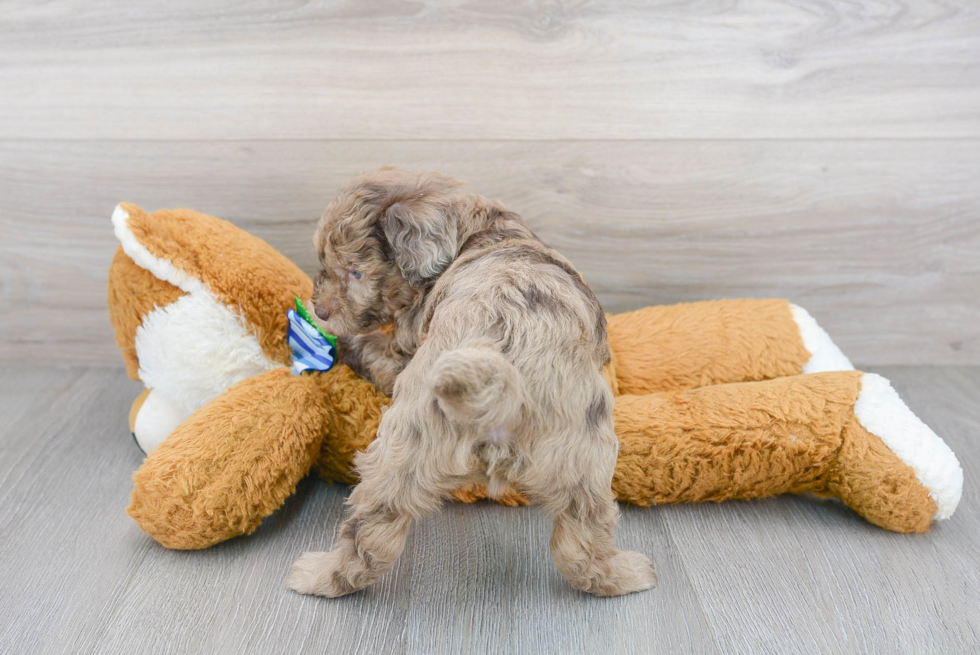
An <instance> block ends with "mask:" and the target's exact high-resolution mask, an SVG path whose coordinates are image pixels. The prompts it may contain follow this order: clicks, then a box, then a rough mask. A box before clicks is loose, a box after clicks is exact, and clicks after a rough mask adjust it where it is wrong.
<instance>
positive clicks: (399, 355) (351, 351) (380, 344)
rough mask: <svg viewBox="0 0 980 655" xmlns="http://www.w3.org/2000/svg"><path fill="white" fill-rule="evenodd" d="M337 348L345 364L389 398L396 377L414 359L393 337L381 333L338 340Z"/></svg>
mask: <svg viewBox="0 0 980 655" xmlns="http://www.w3.org/2000/svg"><path fill="white" fill-rule="evenodd" d="M337 346H338V348H339V350H340V357H341V359H342V360H343V362H344V364H346V365H347V366H349V367H350V368H351V369H352V370H353V371H354V372H355V373H357V374H358V375H360V376H361V377H363V378H366V379H368V380H371V381H372V382H374V383H375V384H376V385H377V386H378V388H379V389H381V391H383V392H384V393H385V394H387V395H389V396H390V395H391V394H392V392H393V391H394V389H395V378H397V377H398V374H399V373H401V372H402V370H403V369H404V368H405V366H406V365H407V364H408V361H409V360H410V359H411V358H410V357H409V356H408V355H407V354H405V353H404V352H403V351H402V350H401V349H400V348H399V347H398V343H397V341H396V340H395V337H394V335H393V334H385V333H384V332H381V331H380V330H375V331H374V332H368V333H367V334H358V335H354V336H352V337H338V338H337Z"/></svg>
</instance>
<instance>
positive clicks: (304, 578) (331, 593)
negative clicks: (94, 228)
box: [286, 551, 357, 598]
mask: <svg viewBox="0 0 980 655" xmlns="http://www.w3.org/2000/svg"><path fill="white" fill-rule="evenodd" d="M339 565H340V556H339V555H338V554H337V552H336V551H331V552H329V553H303V554H302V556H300V558H299V559H298V560H296V561H295V562H294V563H293V567H292V569H291V570H290V572H289V577H288V578H287V579H286V588H287V589H291V590H292V591H295V592H297V593H300V594H307V595H310V596H324V597H325V598H337V597H338V596H343V595H345V594H349V593H351V592H352V591H357V590H356V589H355V588H354V587H353V586H352V585H351V584H350V582H348V581H347V578H346V577H345V576H344V575H343V573H342V572H341V571H340V566H339Z"/></svg>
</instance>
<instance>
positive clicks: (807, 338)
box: [609, 300, 854, 394]
mask: <svg viewBox="0 0 980 655" xmlns="http://www.w3.org/2000/svg"><path fill="white" fill-rule="evenodd" d="M609 343H610V346H611V347H612V351H613V357H614V366H615V374H616V384H617V386H618V389H615V390H616V391H618V393H624V394H645V393H653V392H658V391H673V390H678V389H693V388H696V387H704V386H709V385H714V384H724V383H727V382H747V381H754V380H769V379H773V378H779V377H784V376H788V375H797V374H800V373H818V372H821V371H840V370H851V369H853V368H854V367H853V366H851V363H850V361H848V359H847V358H846V357H845V356H844V355H843V354H842V353H841V351H840V349H838V348H837V346H836V345H834V343H833V342H832V341H831V340H830V337H828V336H827V333H826V332H824V330H823V329H822V328H821V327H820V326H819V325H817V323H816V321H814V320H813V318H812V317H811V316H810V315H809V314H808V313H807V312H806V311H805V310H804V309H802V308H800V307H797V306H795V305H792V304H790V303H789V302H787V301H785V300H717V301H707V302H696V303H686V304H681V305H670V306H664V307H647V308H645V309H640V310H638V311H635V312H629V313H626V314H618V315H616V316H610V317H609Z"/></svg>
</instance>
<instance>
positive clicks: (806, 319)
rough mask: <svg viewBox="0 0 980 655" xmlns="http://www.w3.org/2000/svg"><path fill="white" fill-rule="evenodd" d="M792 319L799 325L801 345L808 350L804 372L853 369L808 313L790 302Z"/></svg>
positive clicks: (849, 361)
mask: <svg viewBox="0 0 980 655" xmlns="http://www.w3.org/2000/svg"><path fill="white" fill-rule="evenodd" d="M789 307H790V310H791V311H792V312H793V320H794V321H796V324H797V325H798V326H799V327H800V337H801V338H802V339H803V346H804V347H805V348H806V349H807V350H809V351H810V360H809V361H808V362H807V363H806V364H804V365H803V372H804V373H820V372H822V371H853V370H854V365H853V364H851V360H849V359H848V358H847V357H846V356H845V355H844V353H842V352H841V350H840V348H838V347H837V344H835V343H834V342H833V341H831V339H830V335H828V334H827V332H826V330H824V329H823V328H822V327H820V325H819V324H818V323H817V321H816V320H814V318H813V317H812V316H810V313H809V312H808V311H806V310H805V309H803V308H802V307H800V306H798V305H794V304H792V303H791V304H790V306H789Z"/></svg>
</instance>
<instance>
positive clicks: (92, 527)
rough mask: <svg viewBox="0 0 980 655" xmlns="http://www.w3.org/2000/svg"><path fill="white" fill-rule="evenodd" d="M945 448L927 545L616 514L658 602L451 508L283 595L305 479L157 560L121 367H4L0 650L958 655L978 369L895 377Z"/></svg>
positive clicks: (773, 513) (841, 526) (759, 515)
mask: <svg viewBox="0 0 980 655" xmlns="http://www.w3.org/2000/svg"><path fill="white" fill-rule="evenodd" d="M876 372H880V373H882V374H883V375H885V376H887V377H889V378H890V379H891V380H892V381H893V383H894V384H895V386H896V388H897V389H898V390H899V392H900V393H901V394H902V396H903V397H904V398H905V400H906V402H907V403H908V404H909V406H910V407H912V408H913V410H914V411H916V412H917V413H919V415H920V416H921V417H922V418H923V419H924V420H925V421H926V422H927V423H929V424H930V425H931V426H932V427H933V428H934V429H935V430H936V431H937V432H938V433H939V434H941V435H942V436H943V437H944V438H945V439H946V440H947V441H948V442H949V444H950V445H951V446H952V448H953V449H954V450H955V451H956V453H957V455H958V456H959V458H960V461H961V463H962V465H963V468H964V471H965V475H966V485H965V490H964V497H963V501H962V503H961V505H960V508H959V510H958V511H957V513H956V514H955V515H954V516H953V518H952V519H950V520H949V521H946V522H943V523H940V524H938V525H937V526H935V527H934V528H933V530H932V531H931V532H930V533H929V534H928V535H920V536H907V535H898V534H891V533H888V532H885V531H882V530H880V529H878V528H875V527H873V526H871V525H869V524H867V523H865V522H864V521H862V520H861V519H860V518H858V517H857V516H856V515H854V514H853V513H851V512H850V511H849V510H848V509H847V508H846V507H843V506H842V505H839V504H837V503H835V502H831V501H819V500H814V499H811V498H804V497H781V498H775V499H770V500H764V501H756V502H750V503H725V504H710V505H687V506H671V507H661V508H655V509H638V508H630V507H625V508H624V510H623V521H622V524H623V528H622V531H621V537H620V542H621V543H622V545H623V546H626V547H630V548H635V549H639V550H642V551H644V552H647V553H649V554H650V555H651V556H652V557H653V558H654V560H655V561H656V563H657V567H658V572H659V575H660V585H659V586H658V587H657V588H656V589H654V590H652V591H649V592H646V593H643V594H639V595H633V596H628V597H625V598H618V599H611V600H601V599H595V598H591V597H586V596H584V595H582V594H579V593H577V592H575V591H574V590H572V589H570V588H569V587H568V586H567V585H565V584H564V582H563V581H562V579H561V578H560V576H559V575H558V573H557V572H556V571H555V570H554V567H553V566H552V564H551V562H550V559H549V555H548V549H547V542H548V535H549V525H548V522H547V520H546V519H545V517H544V516H543V515H542V514H540V513H539V512H537V511H536V510H535V509H534V508H522V509H516V510H515V509H508V508H503V507H499V506H496V505H492V504H479V505H475V506H461V505H451V506H449V507H447V508H446V509H445V511H443V512H442V513H440V514H438V515H436V516H433V517H431V518H429V519H426V520H424V521H422V522H421V523H419V524H418V525H417V526H416V527H415V528H414V529H413V532H412V535H411V537H410V541H409V544H408V547H407V549H406V552H405V555H404V557H402V559H401V560H399V562H398V564H397V566H396V568H395V570H394V571H392V572H391V573H390V574H388V575H387V576H386V577H385V578H384V579H383V580H382V581H381V582H380V583H379V584H378V585H377V586H376V587H374V588H372V589H370V590H368V591H366V592H364V593H360V594H356V595H354V596H351V597H347V598H344V599H340V600H335V601H326V600H322V599H314V598H308V597H301V596H297V595H295V594H291V593H288V592H286V591H285V590H284V589H283V587H282V583H283V579H284V577H285V574H286V572H287V570H288V567H289V565H290V563H291V562H292V560H293V559H294V558H295V557H296V556H297V555H298V554H299V553H300V552H301V551H303V550H306V549H309V548H320V547H325V546H327V545H328V544H329V542H330V541H331V540H332V538H333V534H334V531H335V529H336V526H337V522H338V519H339V517H340V513H341V509H342V502H343V499H344V496H345V495H346V489H344V488H342V487H336V486H330V485H327V484H324V483H321V482H319V481H317V480H313V479H308V480H306V481H304V482H303V483H302V484H301V485H300V488H299V490H298V492H297V494H296V495H295V496H294V497H292V498H290V499H289V500H288V501H287V503H286V504H285V506H284V507H282V508H281V509H280V510H279V511H278V512H276V513H275V514H274V515H273V516H272V517H271V518H270V519H268V520H267V521H266V522H265V523H264V524H263V526H262V527H261V528H260V529H259V530H258V531H257V532H256V533H255V534H254V535H252V536H250V537H246V538H241V539H236V540H232V541H230V542H227V543H224V544H221V545H219V546H216V547H214V548H211V549H208V550H205V551H200V552H174V551H167V550H165V549H163V548H161V547H160V546H158V545H157V544H156V543H155V542H153V541H152V540H150V539H149V538H148V537H146V536H145V535H144V534H143V533H142V532H140V531H139V529H138V528H137V526H136V525H135V523H133V522H132V521H131V520H130V519H129V518H128V517H127V516H126V515H125V512H124V509H125V507H126V504H127V500H128V495H129V492H130V490H131V481H130V475H131V473H132V472H133V470H135V469H136V468H137V467H138V466H139V464H140V461H141V456H140V453H139V451H138V450H137V449H136V447H135V445H134V444H132V442H131V441H130V437H129V435H128V432H127V427H126V415H127V410H128V407H129V403H130V401H131V400H132V398H133V397H134V396H135V394H136V393H137V391H138V388H139V387H138V385H137V384H136V383H134V382H132V381H130V380H129V379H128V378H126V377H125V374H124V373H123V371H121V370H119V369H100V368H62V369H55V368H49V369H37V368H11V367H6V368H2V369H0V417H2V423H0V553H2V555H0V575H2V579H3V592H2V593H0V652H4V653H141V652H153V653H270V652H344V653H346V652H370V653H457V652H458V653H470V652H508V653H542V652H566V653H575V652H583V653H594V652H624V653H681V652H698V653H704V652H707V653H710V652H724V653H802V652H807V653H813V652H828V653H833V652H840V653H858V652H889V653H898V652H902V653H939V652H943V653H965V652H970V651H973V652H976V650H977V649H980V558H978V557H977V543H978V542H980V493H978V487H977V485H976V482H975V481H976V479H977V476H978V474H980V404H978V398H980V368H953V367H945V368H938V367H933V368H930V367H891V368H880V369H876Z"/></svg>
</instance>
